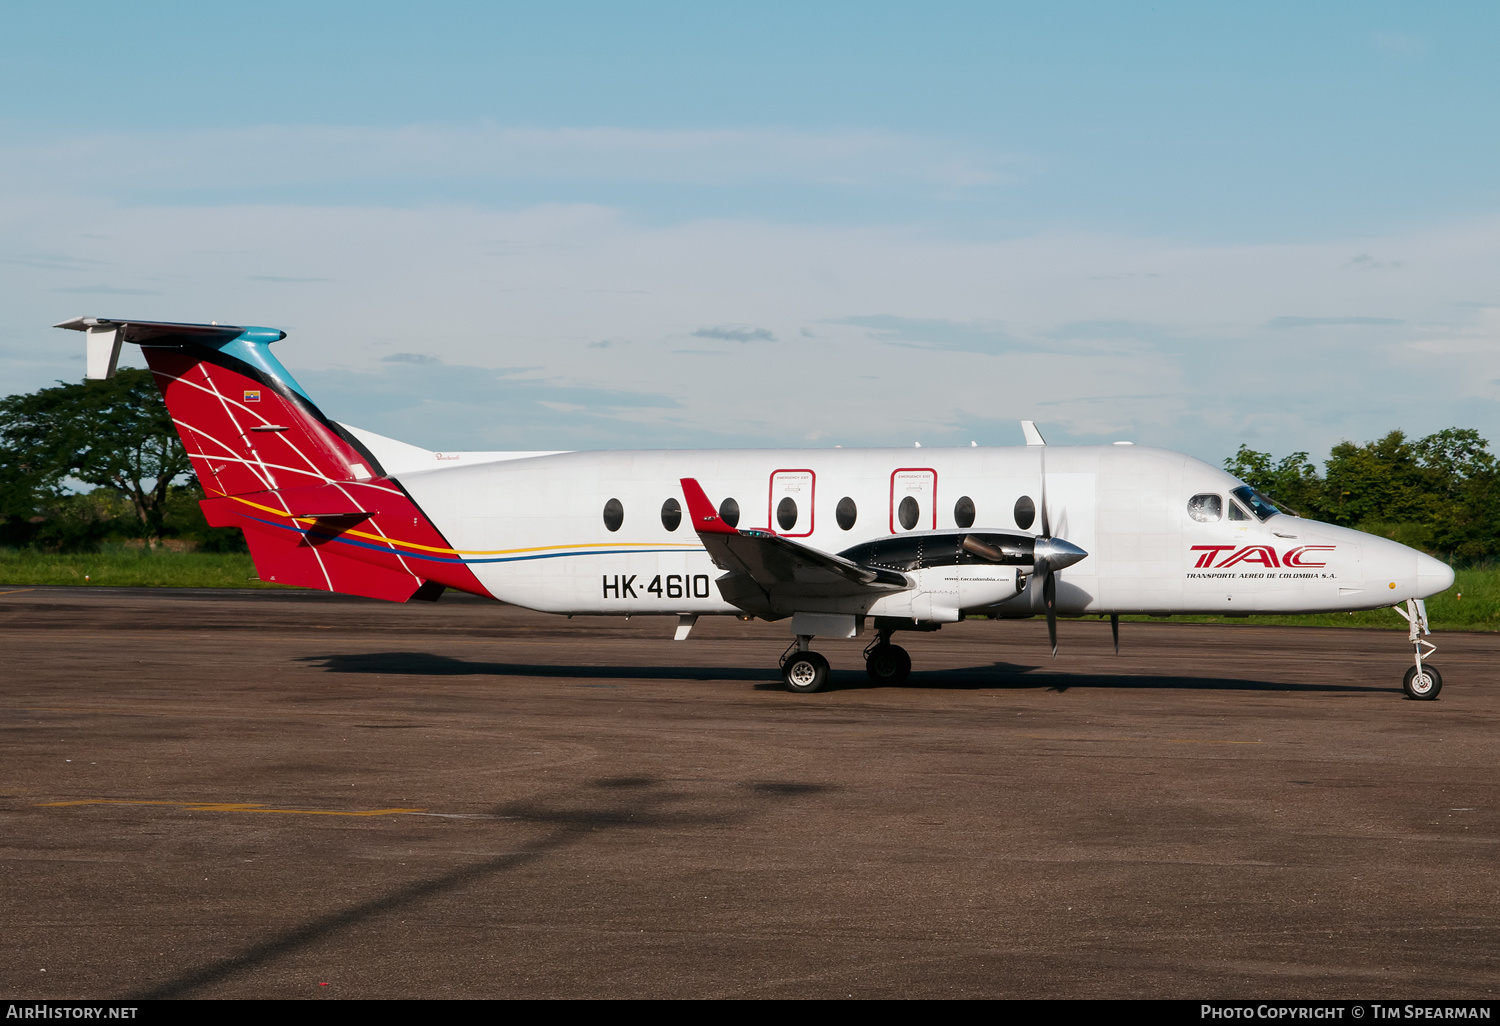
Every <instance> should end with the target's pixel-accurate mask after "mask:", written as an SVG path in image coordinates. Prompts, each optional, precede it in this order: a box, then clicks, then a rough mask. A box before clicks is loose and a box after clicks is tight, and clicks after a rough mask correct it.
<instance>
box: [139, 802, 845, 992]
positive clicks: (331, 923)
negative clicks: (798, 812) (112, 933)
mask: <svg viewBox="0 0 1500 1026" xmlns="http://www.w3.org/2000/svg"><path fill="white" fill-rule="evenodd" d="M720 786H721V788H722V790H721V791H720V799H721V800H720V801H719V802H718V804H717V807H716V808H714V809H712V810H710V811H705V810H704V807H703V797H704V795H703V793H702V792H701V791H688V790H684V789H682V788H681V787H680V785H679V784H678V783H677V782H675V781H671V780H665V779H657V778H654V777H647V776H629V777H605V778H602V779H598V780H594V781H593V782H592V787H589V788H585V789H583V790H578V789H576V788H572V787H570V788H568V789H567V790H566V791H559V792H557V793H555V794H553V795H550V796H547V795H540V796H537V797H535V798H526V799H521V800H518V801H512V802H505V803H503V804H501V805H497V806H495V807H493V808H491V809H489V810H488V811H487V812H485V813H482V814H478V815H468V816H465V817H463V818H464V819H465V820H466V821H467V822H468V823H470V824H471V825H473V826H475V827H479V828H481V829H483V827H482V826H481V824H483V823H485V822H486V821H489V822H492V823H494V825H495V827H496V829H497V830H498V831H500V832H501V833H502V835H503V836H504V837H505V838H506V839H505V841H504V842H503V843H504V844H505V845H506V846H507V847H510V846H512V845H514V844H515V843H516V838H515V830H516V828H517V826H520V827H522V828H530V829H531V830H533V831H537V832H536V833H533V834H532V835H531V836H530V838H529V839H527V840H525V841H523V842H521V843H522V844H523V845H524V847H523V850H519V851H517V850H511V851H507V852H505V853H504V854H501V855H498V856H496V857H493V858H488V859H484V860H482V861H479V862H475V863H471V864H470V865H467V866H460V867H458V868H456V869H452V870H449V871H448V872H444V873H439V874H437V875H435V876H431V877H428V878H426V879H417V880H410V881H407V882H405V883H402V884H399V885H398V886H396V887H395V888H393V889H391V890H389V891H386V892H385V893H382V894H375V895H371V896H370V897H368V898H366V899H365V900H364V901H361V902H359V903H357V904H354V905H351V906H348V907H345V908H342V909H334V910H331V911H328V912H324V913H322V914H320V915H316V916H314V917H313V918H311V919H308V920H306V921H304V922H302V923H294V924H287V925H285V926H283V927H281V928H280V929H277V930H274V931H273V932H272V934H271V935H270V936H263V937H262V938H261V939H259V940H258V941H251V942H250V943H249V944H248V945H247V946H246V947H244V948H242V949H241V950H240V951H239V952H237V953H235V954H231V955H228V956H225V957H220V958H218V959H216V960H214V961H210V962H208V963H207V964H204V965H201V966H199V967H197V968H193V969H188V970H187V971H185V972H180V973H178V974H177V975H176V976H175V977H173V978H171V979H168V980H163V981H161V982H159V983H157V984H155V985H154V986H149V987H146V988H145V989H143V990H142V991H141V992H140V993H138V994H137V995H135V996H136V997H139V998H145V999H157V1000H159V999H163V998H182V997H193V996H199V995H200V994H201V993H202V991H203V990H204V989H205V988H211V987H214V986H215V985H219V984H224V983H226V982H228V981H230V980H232V979H234V978H235V977H238V976H241V975H243V974H244V973H246V972H253V971H257V970H260V969H263V968H265V967H266V966H268V965H270V964H271V963H274V962H276V961H278V960H280V959H283V958H286V957H288V956H293V955H295V954H297V953H298V952H299V951H302V950H305V949H306V948H309V947H312V946H315V945H317V944H320V943H323V942H325V941H326V940H327V939H328V938H329V937H331V936H333V935H335V934H338V933H341V932H343V931H345V930H348V929H350V928H356V927H361V926H366V925H367V924H369V923H371V922H375V921H389V920H390V918H391V917H394V916H396V915H399V916H401V917H403V918H402V921H403V922H404V921H405V918H404V917H406V916H408V915H413V914H415V915H421V914H422V906H423V905H424V904H426V903H428V902H430V901H433V900H440V899H443V898H447V897H449V896H452V895H457V894H460V893H463V892H465V891H468V892H469V899H468V900H474V898H475V896H476V895H483V893H484V891H483V890H482V888H483V887H484V885H485V884H486V883H487V882H489V881H491V880H492V879H493V878H495V877H497V876H499V875H500V874H503V873H507V872H510V871H512V870H519V869H523V868H525V867H527V866H529V865H531V864H533V863H535V862H538V861H540V860H542V859H545V858H546V857H548V856H549V855H552V854H554V853H555V852H558V851H561V850H563V849H567V848H571V847H576V846H578V845H581V844H596V845H597V844H598V843H599V841H600V839H601V836H602V834H603V833H605V832H608V831H618V830H630V831H652V830H656V831H660V830H676V831H681V830H690V829H695V828H720V827H723V826H725V825H728V824H735V823H743V822H745V821H747V820H751V819H754V818H756V817H758V816H760V815H762V814H763V813H765V812H767V811H768V810H769V808H770V806H769V805H768V804H767V803H769V802H788V801H798V800H807V799H810V798H812V797H813V796H816V795H819V794H822V793H824V792H829V791H835V790H837V787H835V786H832V785H828V784H816V783H807V782H803V781H796V780H750V781H738V782H734V781H729V782H724V783H723V784H722V785H720ZM476 889H479V890H476ZM479 904H480V906H482V904H483V902H482V900H481V901H480V902H479Z"/></svg>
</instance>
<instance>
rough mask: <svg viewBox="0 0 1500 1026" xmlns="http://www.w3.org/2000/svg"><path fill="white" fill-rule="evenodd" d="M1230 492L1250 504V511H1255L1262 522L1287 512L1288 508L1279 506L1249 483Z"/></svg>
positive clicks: (1247, 504)
mask: <svg viewBox="0 0 1500 1026" xmlns="http://www.w3.org/2000/svg"><path fill="white" fill-rule="evenodd" d="M1229 494H1230V495H1233V496H1234V497H1235V498H1236V499H1239V500H1240V501H1241V502H1243V503H1244V504H1245V505H1246V506H1248V507H1249V509H1250V512H1251V513H1254V514H1255V516H1256V518H1257V519H1259V520H1260V522H1261V523H1265V522H1266V521H1267V520H1270V519H1271V518H1272V517H1274V516H1275V515H1276V514H1278V513H1285V512H1286V510H1284V509H1282V508H1281V507H1279V506H1277V505H1276V503H1274V502H1272V501H1271V500H1270V499H1268V498H1266V497H1265V496H1264V495H1262V494H1260V492H1257V491H1256V490H1255V489H1254V488H1251V487H1250V486H1249V485H1241V486H1240V487H1238V488H1236V489H1235V490H1234V491H1232V492H1230V493H1229Z"/></svg>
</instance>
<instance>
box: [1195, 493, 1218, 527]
mask: <svg viewBox="0 0 1500 1026" xmlns="http://www.w3.org/2000/svg"><path fill="white" fill-rule="evenodd" d="M1223 515H1224V500H1223V499H1221V498H1219V497H1218V496H1217V495H1215V494H1213V493H1212V492H1204V493H1202V494H1200V495H1195V496H1193V497H1192V498H1191V499H1189V500H1188V516H1190V517H1192V518H1193V519H1194V520H1197V521H1199V522H1200V523H1204V524H1211V523H1213V522H1214V521H1216V520H1218V519H1219V518H1220V517H1222V516H1223Z"/></svg>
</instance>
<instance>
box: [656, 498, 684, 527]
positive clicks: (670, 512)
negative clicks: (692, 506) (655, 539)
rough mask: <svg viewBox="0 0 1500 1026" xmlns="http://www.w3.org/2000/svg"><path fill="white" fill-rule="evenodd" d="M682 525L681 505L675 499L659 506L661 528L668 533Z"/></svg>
mask: <svg viewBox="0 0 1500 1026" xmlns="http://www.w3.org/2000/svg"><path fill="white" fill-rule="evenodd" d="M681 523H682V505H681V504H680V503H678V501H677V500H676V499H668V500H667V501H666V502H664V503H662V504H661V526H663V527H665V528H666V529H667V530H668V531H675V530H677V528H678V526H679V525H680V524H681Z"/></svg>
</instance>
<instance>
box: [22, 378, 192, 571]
mask: <svg viewBox="0 0 1500 1026" xmlns="http://www.w3.org/2000/svg"><path fill="white" fill-rule="evenodd" d="M190 469H191V467H190V464H189V463H188V458H187V453H185V452H184V451H183V448H182V443H181V442H180V441H179V440H178V437H177V431H176V429H175V428H174V427H173V426H172V418H171V417H170V416H169V415H168V414H167V408H166V406H165V405H164V404H163V403H162V401H161V395H160V394H159V393H158V391H157V389H156V383H155V382H154V381H153V380H152V378H151V373H150V372H149V371H145V370H135V369H124V370H121V371H119V373H118V374H116V375H115V377H113V378H110V379H109V380H107V381H86V382H83V383H82V384H77V385H69V384H63V383H59V384H58V386H57V387H56V388H44V389H41V390H39V391H36V392H30V393H27V394H24V395H12V396H8V397H6V398H4V399H0V485H3V486H4V487H5V489H6V491H5V498H4V504H5V508H4V512H5V513H6V514H7V515H8V516H10V517H15V516H18V515H24V514H25V507H27V505H28V504H30V506H31V507H32V508H33V509H34V508H37V507H38V506H40V505H46V504H47V503H48V502H49V501H50V502H53V503H55V502H56V501H57V500H58V499H59V498H60V497H61V495H62V492H63V490H64V489H63V482H64V479H66V478H73V479H75V480H78V481H82V482H84V483H85V484H90V485H94V486H96V487H103V488H108V489H110V490H112V491H113V492H115V493H117V494H119V495H120V496H122V497H124V498H125V499H126V500H127V501H128V502H129V504H130V508H131V509H132V511H133V512H134V514H135V520H136V528H137V529H136V533H137V534H138V536H140V537H144V538H148V539H151V540H152V541H157V540H160V538H161V537H162V535H163V532H164V530H165V528H166V516H165V515H166V510H167V498H168V496H169V495H170V493H171V491H172V481H173V480H174V479H175V478H177V477H180V476H181V475H183V474H185V473H187V472H188V471H189V470H190Z"/></svg>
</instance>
